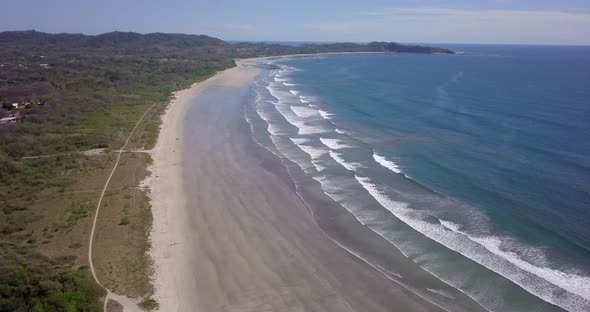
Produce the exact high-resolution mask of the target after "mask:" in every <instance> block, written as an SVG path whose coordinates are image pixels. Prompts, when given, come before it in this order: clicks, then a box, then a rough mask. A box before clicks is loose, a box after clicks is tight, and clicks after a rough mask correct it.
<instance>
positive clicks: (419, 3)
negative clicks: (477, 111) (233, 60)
mask: <svg viewBox="0 0 590 312" xmlns="http://www.w3.org/2000/svg"><path fill="white" fill-rule="evenodd" d="M0 7H2V11H3V13H4V14H1V15H0V31H5V30H30V29H34V30H38V31H44V32H51V33H58V32H67V33H84V34H100V33H105V32H110V31H115V30H117V31H134V32H139V33H149V32H172V33H189V34H206V35H210V36H214V37H218V38H221V39H224V40H249V41H313V42H322V41H327V42H336V41H338V42H341V41H350V42H369V41H376V40H377V41H396V42H402V43H491V44H573V45H590V0H447V1H442V0H398V1H396V0H389V1H385V0H362V1H351V0H340V1H337V0H292V1H284V0H274V1H261V0H241V1H240V0H233V1H230V0H208V1H203V0H193V1H188V0H167V1H161V0H143V1H139V0H101V1H87V0H79V1H76V0H51V1H47V0H36V1H33V0H18V1H14V0H0Z"/></svg>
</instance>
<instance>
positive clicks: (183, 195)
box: [144, 56, 474, 311]
mask: <svg viewBox="0 0 590 312" xmlns="http://www.w3.org/2000/svg"><path fill="white" fill-rule="evenodd" d="M281 57H291V56H281ZM258 60H259V59H248V60H240V61H238V62H237V63H238V64H237V66H236V67H234V68H231V69H227V70H225V71H223V72H220V73H218V74H217V75H215V76H213V77H212V78H210V79H208V80H206V81H203V82H201V83H198V84H195V85H193V86H192V87H191V88H190V89H187V90H183V91H180V92H176V93H175V99H174V100H173V101H171V103H170V105H169V107H168V109H167V110H166V113H165V114H164V116H163V118H162V126H161V132H160V135H159V137H158V141H157V144H156V146H155V148H154V150H153V152H152V153H153V154H152V155H153V161H154V162H153V164H152V166H150V168H149V170H150V171H151V172H152V174H151V176H150V177H149V178H148V179H147V180H146V181H145V184H144V185H146V186H148V187H149V188H150V189H151V204H152V213H153V218H154V222H153V229H152V233H151V234H152V235H151V241H152V249H151V256H152V258H153V259H154V262H155V263H154V264H155V266H154V287H155V298H156V299H157V300H158V301H159V303H160V309H161V310H162V311H185V310H186V311H190V310H194V309H195V307H197V306H198V307H201V308H203V309H204V310H208V309H209V310H210V309H214V310H215V309H220V308H221V307H225V308H227V307H231V309H233V308H236V309H238V307H239V308H244V307H246V306H248V305H249V304H252V301H255V302H256V303H257V307H260V306H261V305H262V306H272V308H273V309H272V310H280V311H282V310H291V309H294V308H303V309H306V310H307V309H309V308H310V307H312V306H313V307H316V308H317V310H321V311H325V310H331V311H342V310H353V311H356V310H370V311H387V310H388V307H391V306H392V305H394V304H395V305H397V306H402V307H404V308H405V310H407V311H444V310H446V309H445V308H443V307H442V305H440V303H444V305H445V306H446V305H447V304H448V303H449V298H446V299H445V298H436V300H433V299H432V298H433V297H435V296H436V294H432V296H424V293H423V292H419V291H416V290H415V289H413V288H414V287H413V286H410V285H407V283H406V282H407V280H404V282H402V281H401V280H400V279H399V278H396V273H393V272H392V271H390V270H389V269H390V268H391V267H392V266H396V265H397V266H399V267H398V268H397V269H399V270H402V271H404V276H408V277H413V275H412V274H413V273H412V272H413V271H416V268H415V265H414V267H410V266H408V265H409V262H411V260H409V259H407V258H405V257H404V256H403V255H401V253H399V251H397V250H396V249H395V247H394V246H392V245H391V244H390V243H388V242H386V241H385V240H383V239H382V238H381V240H379V238H380V237H379V238H377V239H375V236H377V234H376V233H374V232H372V231H371V230H370V229H368V228H367V227H365V226H363V225H361V224H360V223H359V222H358V221H357V220H356V219H354V217H353V216H352V215H351V214H350V213H348V211H346V210H345V209H343V208H342V207H338V206H337V204H336V205H335V203H334V202H331V199H327V198H326V197H327V196H325V194H320V193H318V186H317V185H315V184H314V183H313V182H312V183H308V184H307V186H308V187H304V188H300V187H298V186H297V184H298V183H297V181H294V180H293V179H294V177H297V172H296V171H297V168H295V167H294V166H293V165H294V164H289V163H287V162H285V160H284V159H279V158H277V156H278V155H272V154H271V153H270V152H269V151H267V150H266V149H264V148H263V147H262V146H260V145H259V144H257V143H255V142H254V138H253V137H252V133H251V131H250V130H251V129H246V128H247V127H248V124H247V123H246V120H245V119H244V116H243V114H244V112H243V105H244V104H243V103H242V102H243V100H244V99H243V97H244V94H245V91H244V90H243V89H244V88H245V87H247V86H248V85H249V83H250V82H251V81H252V79H253V78H254V77H255V76H256V75H257V74H258V73H259V71H260V69H259V68H258V67H257V65H256V62H257V61H258ZM240 89H241V90H242V91H241V93H239V92H238V91H235V90H240ZM219 90H222V92H220V91H219ZM235 92H238V93H239V94H237V93H235ZM219 93H225V95H220V94H219ZM211 97H213V99H212V98H211ZM213 100H214V101H216V102H217V103H219V104H218V105H222V104H227V106H228V108H227V109H229V110H230V111H227V112H226V111H223V110H224V109H226V108H220V107H217V106H214V105H211V104H208V103H207V102H208V101H213ZM231 101H233V102H234V103H231V104H230V103H229V102H231ZM201 102H202V103H201ZM235 102H239V103H235ZM219 109H220V110H222V111H216V110H219ZM200 110H205V111H202V112H200V113H194V111H200ZM236 115H237V117H236ZM228 116H229V117H228ZM191 118H192V119H191ZM209 118H215V120H209ZM228 118H231V120H226V119H228ZM189 119H191V122H187V123H185V122H184V120H187V121H188V120H189ZM193 119H194V120H193ZM201 119H202V120H201ZM217 119H218V120H217ZM199 120H200V121H202V122H200V123H199V122H198V121H199ZM217 122H219V123H223V122H225V123H226V126H225V127H222V128H216V127H218V126H219V125H215V123H217ZM228 128H231V129H230V130H227V129H228ZM187 129H190V130H191V131H187ZM193 129H194V130H198V131H192V130H193ZM207 131H209V132H210V133H209V134H210V135H209V136H208V135H207V134H206V133H207ZM224 131H227V133H225V134H219V133H221V132H224ZM194 133H199V134H194ZM223 135H225V138H224V137H220V136H223ZM203 136H206V138H203ZM226 141H231V143H232V144H231V145H227V146H224V150H219V151H217V150H218V149H219V146H220V145H222V144H225V143H226ZM228 144H229V143H228ZM203 149H205V150H208V151H209V152H208V153H205V154H203V151H202V150H203ZM217 152H218V153H219V154H218V155H216V157H212V158H210V159H208V157H211V156H210V154H214V153H217ZM187 155H190V156H191V157H188V158H187ZM193 155H196V156H195V157H196V158H199V160H192V156H193ZM224 159H225V161H224ZM191 164H192V165H193V166H190V165H191ZM232 165H233V167H232ZM183 166H186V167H187V168H188V169H189V170H184V169H185V168H183ZM243 167H247V168H249V169H248V170H245V169H243ZM230 168H234V169H233V170H230ZM193 171H195V172H193ZM220 172H223V175H221V174H220ZM224 175H227V176H229V177H231V178H229V179H227V178H226V177H225V176H224ZM240 178H245V179H247V180H252V181H254V180H260V181H261V182H253V183H252V184H256V185H254V186H252V187H256V188H255V189H254V190H255V192H252V189H250V186H244V185H242V184H240V183H237V184H236V182H235V180H239V179H240ZM195 188H196V189H198V191H197V192H194V189H195ZM220 188H221V189H223V191H222V193H220V194H218V196H217V197H215V196H214V195H211V194H216V193H218V192H220ZM240 190H241V192H240ZM319 190H321V189H319ZM227 192H230V193H227ZM235 192H237V193H238V195H234V193H235ZM241 193H243V194H241ZM254 193H256V194H258V193H260V196H257V195H249V194H254ZM203 197H212V198H215V199H209V198H206V199H204V198H203ZM310 199H311V200H310ZM269 201H270V202H269ZM248 202H250V204H248ZM273 202H274V204H273ZM255 203H257V204H255ZM191 205H192V206H193V207H192V209H191ZM234 206H236V207H237V208H233V207H234ZM279 206H288V207H287V208H279ZM259 207H260V208H259ZM318 207H321V208H322V209H318ZM196 208H198V209H196ZM213 208H215V209H213ZM238 208H239V209H238ZM195 209H196V210H195ZM209 209H213V210H209ZM250 209H254V210H260V211H257V213H255V214H254V215H251V214H250V213H251V212H250ZM201 210H202V211H201ZM222 210H223V211H222ZM225 210H227V211H225ZM197 215H198V217H196V216H197ZM268 218H270V219H268ZM259 219H261V220H259ZM267 219H268V220H267ZM202 220H208V221H207V222H206V223H202V224H201V222H203V221H202ZM290 223H293V224H290ZM198 224H201V225H200V226H196V225H198ZM295 224H297V225H298V227H293V226H294V225H295ZM277 226H279V228H281V229H282V230H278V232H277ZM203 227H206V229H203ZM226 228H232V229H233V230H232V231H230V233H225V231H226ZM301 228H303V229H305V230H304V231H302V230H301ZM219 231H222V232H219ZM233 232H240V233H241V236H240V235H239V236H234V234H232V233H233ZM252 233H258V235H257V236H256V235H255V236H254V237H252V236H251V235H252ZM243 236H245V237H247V238H248V240H247V241H243V242H242V243H241V244H240V245H235V243H233V242H234V241H236V240H241V239H243ZM342 242H347V243H346V244H343V243H342ZM199 246H201V247H199ZM285 248H286V250H288V252H287V253H290V254H291V255H290V257H288V256H287V257H285V255H284V251H285ZM383 248H385V249H386V250H383ZM359 249H360V251H361V254H359V253H358V251H359ZM394 249H395V250H394ZM367 255H368V256H367ZM333 258H337V259H341V260H332V259H333ZM376 258H379V259H385V262H381V263H380V262H376V261H375V259H376ZM244 261H246V262H247V263H248V265H246V264H245V263H244ZM326 263H329V265H328V266H326ZM376 263H377V264H376ZM294 265H298V266H297V267H296V268H291V267H290V266H294ZM246 271H250V272H246ZM406 271H407V272H406ZM394 272H396V271H394ZM408 272H409V273H412V274H409V275H406V273H408ZM414 273H415V272H414ZM197 276H198V277H199V278H198V280H196V278H197ZM418 278H421V279H424V276H423V275H421V274H419V275H418ZM228 280H233V281H234V282H232V283H229V284H228ZM295 280H298V281H299V283H298V284H301V285H307V287H306V288H309V289H307V290H306V291H305V292H303V293H302V290H301V289H300V288H298V287H295V288H293V287H292V286H287V285H290V284H293V283H294V281H295ZM436 281H438V284H437V282H436ZM436 281H434V284H435V285H437V286H438V287H435V289H440V287H444V286H441V284H442V283H443V282H441V281H440V280H436ZM423 282H424V281H420V280H418V283H419V284H422V283H423ZM431 283H432V281H429V282H428V283H427V285H431ZM250 284H252V285H250ZM240 285H241V286H240ZM336 285H340V286H336ZM445 285H446V284H445ZM254 286H257V287H255V289H250V288H252V287H254ZM446 286H448V285H446ZM358 288H361V290H359V289H358ZM244 289H248V290H247V291H246V290H244ZM260 289H262V290H260ZM312 289H313V291H311V290H312ZM244 293H246V294H248V295H246V299H244V296H245V295H244ZM317 294H330V295H329V296H333V297H334V299H333V300H332V299H331V300H329V302H324V301H322V300H319V299H318V298H317ZM458 296H459V297H461V294H459V295H458ZM463 296H464V295H463ZM285 297H288V298H290V299H289V300H287V301H288V302H285V300H284V298H285ZM236 298H237V299H236ZM279 298H283V299H279ZM453 301H455V300H453ZM459 301H461V302H460V304H459V305H457V308H458V310H463V311H469V310H472V308H473V307H474V305H473V303H469V300H468V299H466V298H460V300H459ZM452 306H454V304H453V305H452ZM320 307H321V308H320ZM227 309H228V310H231V309H229V308H227ZM312 310H316V309H312ZM232 311H233V310H232ZM240 311H241V310H240ZM246 311H250V310H247V309H246ZM252 311H254V310H252Z"/></svg>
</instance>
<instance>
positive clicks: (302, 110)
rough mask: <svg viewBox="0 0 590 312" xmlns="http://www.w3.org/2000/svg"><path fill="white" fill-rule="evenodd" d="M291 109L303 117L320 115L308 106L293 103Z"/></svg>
mask: <svg viewBox="0 0 590 312" xmlns="http://www.w3.org/2000/svg"><path fill="white" fill-rule="evenodd" d="M291 110H292V111H293V113H295V115H297V116H299V117H302V118H309V117H313V116H317V115H318V111H317V110H315V109H312V108H309V107H306V106H296V105H291Z"/></svg>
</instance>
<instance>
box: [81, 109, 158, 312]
mask: <svg viewBox="0 0 590 312" xmlns="http://www.w3.org/2000/svg"><path fill="white" fill-rule="evenodd" d="M154 105H155V104H154ZM154 105H152V106H150V107H149V108H148V109H146V111H145V112H144V113H143V115H141V118H139V120H138V121H137V123H136V124H135V126H134V127H133V129H132V130H131V132H130V133H129V136H128V137H127V140H125V144H124V145H123V146H122V147H121V149H119V150H118V151H117V160H116V161H115V165H114V166H113V170H111V173H110V174H109V177H108V178H107V180H106V182H105V184H104V187H103V188H102V192H101V193H100V197H99V198H98V204H96V212H95V213H94V220H93V221H92V230H91V231H90V241H89V243H88V264H89V266H90V272H92V277H93V278H94V280H95V281H96V283H97V284H98V285H100V286H101V287H102V288H104V289H105V290H106V291H107V295H106V297H105V299H104V311H105V312H106V311H107V303H108V301H109V299H114V300H116V301H118V302H119V303H120V304H121V305H122V306H123V310H124V311H139V309H138V308H137V302H135V300H133V299H131V298H128V297H125V296H120V295H117V294H115V293H112V292H111V291H110V290H108V289H107V288H106V287H104V286H103V285H102V284H101V282H100V281H99V280H98V276H97V275H96V270H95V268H94V263H93V262H92V244H93V243H94V232H95V230H96V221H97V220H98V214H99V212H100V204H101V203H102V199H103V198H104V194H105V193H106V191H107V189H108V186H109V183H110V182H111V178H112V177H113V175H114V174H115V171H116V170H117V166H119V161H120V160H121V154H122V153H123V152H125V148H126V147H127V145H128V144H129V141H130V140H131V137H132V136H133V133H134V132H135V130H136V129H137V127H138V126H139V124H140V123H141V122H142V121H143V118H144V117H145V116H146V115H147V113H148V112H149V111H150V110H151V109H152V108H153V107H154Z"/></svg>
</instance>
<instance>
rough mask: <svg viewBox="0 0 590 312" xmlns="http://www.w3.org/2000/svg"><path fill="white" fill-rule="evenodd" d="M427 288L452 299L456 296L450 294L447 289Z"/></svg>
mask: <svg viewBox="0 0 590 312" xmlns="http://www.w3.org/2000/svg"><path fill="white" fill-rule="evenodd" d="M426 290H428V291H429V292H432V293H435V294H437V295H441V296H443V297H447V298H450V299H455V297H453V296H452V295H450V294H448V293H447V292H446V291H444V290H441V289H432V288H426Z"/></svg>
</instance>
